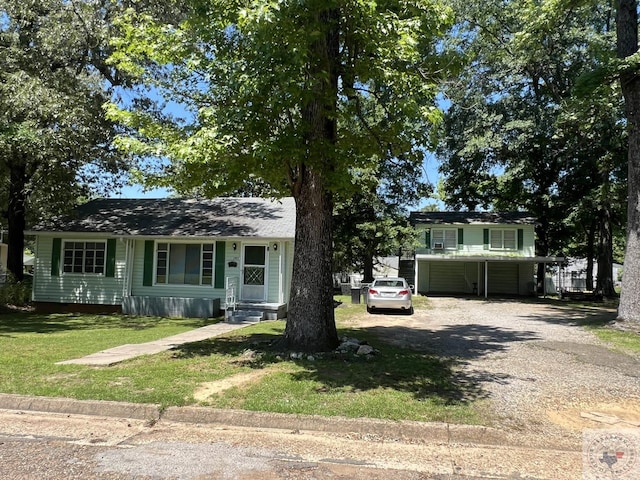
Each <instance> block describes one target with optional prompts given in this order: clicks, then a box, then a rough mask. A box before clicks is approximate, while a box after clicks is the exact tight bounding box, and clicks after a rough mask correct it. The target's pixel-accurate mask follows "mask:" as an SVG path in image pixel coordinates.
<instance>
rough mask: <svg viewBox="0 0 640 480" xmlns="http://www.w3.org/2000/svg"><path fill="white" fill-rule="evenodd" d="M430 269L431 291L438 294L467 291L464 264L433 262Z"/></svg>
mask: <svg viewBox="0 0 640 480" xmlns="http://www.w3.org/2000/svg"><path fill="white" fill-rule="evenodd" d="M429 267H430V268H429V291H431V292H437V293H463V292H465V291H466V282H465V279H464V270H465V268H464V263H463V262H431V264H430V265H429Z"/></svg>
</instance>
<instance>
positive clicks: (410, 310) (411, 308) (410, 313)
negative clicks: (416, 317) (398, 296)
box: [406, 307, 413, 315]
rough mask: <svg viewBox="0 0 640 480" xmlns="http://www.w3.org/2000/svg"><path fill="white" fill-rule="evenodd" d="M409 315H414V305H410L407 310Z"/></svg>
mask: <svg viewBox="0 0 640 480" xmlns="http://www.w3.org/2000/svg"><path fill="white" fill-rule="evenodd" d="M406 313H407V315H413V307H410V308H409V309H408V310H407V311H406Z"/></svg>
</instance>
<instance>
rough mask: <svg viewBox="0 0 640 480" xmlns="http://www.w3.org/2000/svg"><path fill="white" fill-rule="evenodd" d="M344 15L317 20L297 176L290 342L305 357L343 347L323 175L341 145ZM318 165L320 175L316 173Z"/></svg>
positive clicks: (330, 201)
mask: <svg viewBox="0 0 640 480" xmlns="http://www.w3.org/2000/svg"><path fill="white" fill-rule="evenodd" d="M339 18H340V16H339V12H338V11H337V10H335V9H327V10H325V11H323V12H321V13H320V14H319V17H318V18H317V19H316V20H317V21H318V22H319V24H320V25H322V26H323V28H324V29H325V31H324V35H322V36H321V37H320V38H319V39H318V40H316V41H315V42H313V44H312V46H311V51H310V52H309V53H310V59H309V65H308V70H309V76H308V82H309V85H308V88H309V89H310V91H311V93H312V95H310V96H309V98H308V99H307V100H306V103H304V104H303V105H302V124H303V129H304V131H303V135H304V140H305V148H306V149H307V152H308V162H307V163H306V164H302V165H299V166H298V167H297V171H296V172H295V174H294V175H293V176H294V177H295V181H294V182H293V185H292V189H293V196H294V198H295V200H296V236H295V248H294V259H293V275H292V278H291V299H290V302H289V312H288V316H287V317H288V318H287V325H286V328H285V332H284V340H285V343H286V345H287V347H288V348H290V349H292V350H298V351H305V352H319V351H329V350H333V349H335V348H336V347H337V346H338V333H337V330H336V323H335V316H334V307H333V277H332V273H333V272H332V270H333V269H332V265H333V262H332V260H333V225H332V224H333V198H332V194H331V193H330V192H329V191H328V190H327V189H326V187H325V185H324V182H323V179H322V174H321V173H320V172H323V173H326V174H330V172H331V171H332V170H333V164H334V163H333V162H335V158H334V153H335V145H336V142H337V138H338V136H337V125H336V121H335V118H336V115H335V111H336V108H337V107H336V105H337V100H338V98H337V95H338V93H337V92H338V60H339V53H340V52H339V33H338V32H339V30H338V21H339ZM314 165H317V166H318V168H319V169H318V170H316V168H314Z"/></svg>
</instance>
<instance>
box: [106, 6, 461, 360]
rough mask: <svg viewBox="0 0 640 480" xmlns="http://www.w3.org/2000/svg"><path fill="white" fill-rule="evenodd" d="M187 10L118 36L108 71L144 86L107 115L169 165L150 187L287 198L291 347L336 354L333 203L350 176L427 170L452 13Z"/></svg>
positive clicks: (428, 9) (441, 9)
mask: <svg viewBox="0 0 640 480" xmlns="http://www.w3.org/2000/svg"><path fill="white" fill-rule="evenodd" d="M187 5H188V6H189V14H188V16H187V18H186V19H185V20H184V21H183V22H181V23H179V24H168V23H162V22H157V21H154V19H152V18H150V17H149V16H148V15H140V14H135V13H134V12H132V11H129V12H128V14H127V17H126V18H125V19H124V21H123V22H122V23H121V25H120V27H121V32H122V35H121V38H120V39H119V40H118V41H117V43H116V46H117V47H118V52H117V54H116V55H115V56H114V57H113V61H114V62H115V64H117V65H118V66H119V67H120V68H124V69H126V70H127V71H128V72H129V73H130V74H131V75H135V76H136V77H137V81H138V82H139V84H140V85H141V86H142V88H143V92H142V93H143V95H142V96H141V97H140V98H139V99H138V100H136V101H134V102H131V105H128V106H127V108H124V109H123V108H118V107H116V106H114V108H113V109H112V110H111V115H112V118H117V119H118V120H119V121H123V122H125V123H126V124H127V126H129V127H131V128H132V129H134V130H135V131H136V132H137V134H136V135H133V136H127V137H123V138H121V139H120V145H121V146H123V147H124V148H126V149H127V150H129V151H134V152H136V153H138V154H142V155H155V156H159V157H163V158H167V159H169V161H168V162H165V163H159V164H158V168H157V169H156V171H155V172H151V174H150V175H146V179H147V182H149V183H150V184H152V185H169V186H171V187H172V188H174V189H176V190H177V191H178V192H189V191H193V189H194V188H196V189H197V190H198V191H199V192H200V194H202V195H204V196H214V195H219V194H224V193H227V192H230V191H234V190H238V189H242V188H243V185H244V184H245V182H247V181H249V182H251V181H254V180H256V179H259V181H260V183H261V184H262V185H264V186H266V187H267V190H266V193H268V194H270V195H272V196H276V197H277V196H284V195H292V196H293V197H294V198H295V200H296V208H297V214H296V215H297V225H296V243H295V255H294V257H295V259H294V273H293V279H292V283H293V286H292V292H291V302H290V305H289V314H288V321H287V327H286V328H287V329H286V332H285V341H286V342H287V343H288V345H289V346H290V347H292V348H297V349H302V350H324V349H330V348H333V347H334V346H335V345H336V344H337V335H336V330H335V321H334V316H333V300H332V286H333V285H332V276H331V273H332V272H331V265H332V243H333V229H332V213H333V206H334V196H335V195H336V194H344V195H347V196H348V195H349V194H350V193H353V192H357V189H358V185H357V184H356V183H354V182H353V181H352V172H353V171H354V170H357V169H367V170H371V169H373V170H375V169H376V167H377V166H379V165H381V164H385V165H387V166H388V168H393V169H397V170H398V171H402V170H414V169H415V168H419V166H420V165H421V163H422V158H423V151H422V150H421V147H422V146H424V145H426V144H427V143H428V140H429V135H430V132H431V126H432V124H433V123H434V122H435V121H436V120H437V119H438V118H439V117H440V112H439V110H438V108H437V105H436V103H435V97H436V94H437V84H438V79H439V77H440V76H441V74H442V73H441V72H442V71H443V68H444V66H443V65H442V60H443V59H442V58H441V57H440V56H439V54H438V51H437V48H436V47H437V45H436V41H437V39H438V37H439V35H440V34H441V33H442V32H443V31H444V29H445V28H446V27H447V25H448V22H449V20H450V10H449V9H448V8H447V7H445V6H443V5H442V4H439V3H438V2H436V1H431V0H420V1H417V2H416V1H412V2H409V1H404V0H389V1H383V2H370V1H363V0H329V1H320V0H314V1H305V2H287V1H266V0H255V1H250V2H228V1H222V0H193V1H191V2H187ZM153 100H157V101H153ZM167 102H176V103H178V104H180V106H181V108H182V109H183V111H185V112H187V113H186V114H185V115H182V116H181V118H177V116H176V114H175V111H173V109H172V108H171V107H172V105H171V104H170V103H167Z"/></svg>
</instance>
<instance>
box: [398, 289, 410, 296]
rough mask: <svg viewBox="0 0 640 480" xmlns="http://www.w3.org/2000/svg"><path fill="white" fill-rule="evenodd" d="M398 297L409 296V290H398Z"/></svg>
mask: <svg viewBox="0 0 640 480" xmlns="http://www.w3.org/2000/svg"><path fill="white" fill-rule="evenodd" d="M398 295H409V290H400V291H399V292H398Z"/></svg>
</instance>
